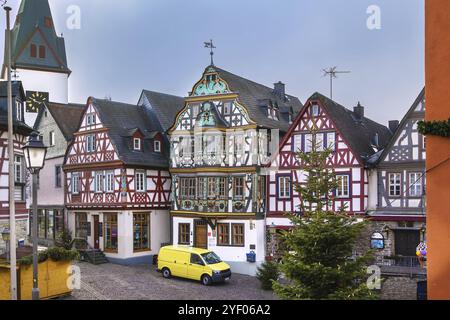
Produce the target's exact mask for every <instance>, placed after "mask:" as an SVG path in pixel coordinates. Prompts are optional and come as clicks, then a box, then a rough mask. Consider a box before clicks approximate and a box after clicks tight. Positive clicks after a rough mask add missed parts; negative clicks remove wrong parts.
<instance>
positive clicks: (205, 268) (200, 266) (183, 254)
mask: <svg viewBox="0 0 450 320" xmlns="http://www.w3.org/2000/svg"><path fill="white" fill-rule="evenodd" d="M158 271H159V272H161V273H162V275H163V277H164V278H170V277H171V276H174V277H180V278H187V279H192V280H199V281H201V282H202V284H203V285H205V286H209V285H210V284H212V283H215V282H224V281H227V280H229V279H230V278H231V269H230V266H229V265H228V264H226V263H225V262H222V260H220V258H219V257H218V256H217V255H216V254H215V253H214V252H212V251H209V250H205V249H197V248H191V247H187V246H167V247H162V248H161V249H160V250H159V254H158Z"/></svg>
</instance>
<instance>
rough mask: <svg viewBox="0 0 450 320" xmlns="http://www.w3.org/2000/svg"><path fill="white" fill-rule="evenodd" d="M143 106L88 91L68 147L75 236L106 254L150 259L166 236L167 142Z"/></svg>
mask: <svg viewBox="0 0 450 320" xmlns="http://www.w3.org/2000/svg"><path fill="white" fill-rule="evenodd" d="M158 128H159V125H158V124H157V119H156V118H154V117H153V116H152V115H151V114H150V113H148V112H147V111H146V110H145V108H144V107H142V106H136V105H129V104H124V103H119V102H114V101H110V100H100V99H95V98H89V100H88V102H87V106H86V109H85V112H84V115H83V117H82V120H81V123H80V125H79V129H78V130H77V132H75V134H74V139H73V142H72V143H71V145H70V146H69V148H68V150H67V154H66V159H65V164H64V172H65V174H66V206H67V209H68V212H69V228H70V230H72V231H73V235H74V237H76V238H82V239H85V240H87V242H88V243H89V245H90V246H91V247H92V248H94V249H99V250H102V251H103V252H104V253H105V254H106V256H107V258H108V259H109V260H110V261H113V262H118V263H125V264H133V263H141V262H149V261H151V258H152V256H153V255H154V254H157V253H158V251H159V248H160V247H161V244H164V243H168V242H169V241H170V228H169V223H170V219H169V209H170V191H171V178H170V174H169V171H168V167H169V161H168V159H169V145H168V143H167V142H164V138H163V133H162V132H160V131H158Z"/></svg>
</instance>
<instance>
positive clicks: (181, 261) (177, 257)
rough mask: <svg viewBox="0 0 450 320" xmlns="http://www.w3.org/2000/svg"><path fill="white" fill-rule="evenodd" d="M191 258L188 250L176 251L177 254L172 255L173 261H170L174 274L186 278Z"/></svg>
mask: <svg viewBox="0 0 450 320" xmlns="http://www.w3.org/2000/svg"><path fill="white" fill-rule="evenodd" d="M189 259H190V255H189V253H188V252H180V251H178V252H176V254H174V255H173V256H172V260H173V261H170V262H171V265H172V268H171V272H172V275H173V276H175V277H181V278H186V277H187V269H188V264H189Z"/></svg>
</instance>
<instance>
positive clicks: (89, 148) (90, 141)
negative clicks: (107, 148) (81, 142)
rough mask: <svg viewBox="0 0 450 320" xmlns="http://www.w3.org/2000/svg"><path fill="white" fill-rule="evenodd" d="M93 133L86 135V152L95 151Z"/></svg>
mask: <svg viewBox="0 0 450 320" xmlns="http://www.w3.org/2000/svg"><path fill="white" fill-rule="evenodd" d="M95 149H96V148H95V135H93V134H90V135H88V136H87V137H86V152H88V153H92V152H95Z"/></svg>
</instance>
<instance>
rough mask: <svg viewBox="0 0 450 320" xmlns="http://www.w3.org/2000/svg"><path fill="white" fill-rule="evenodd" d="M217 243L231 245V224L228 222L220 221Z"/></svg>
mask: <svg viewBox="0 0 450 320" xmlns="http://www.w3.org/2000/svg"><path fill="white" fill-rule="evenodd" d="M217 245H219V246H228V245H230V225H229V224H227V223H219V224H218V225H217Z"/></svg>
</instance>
